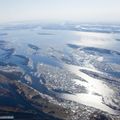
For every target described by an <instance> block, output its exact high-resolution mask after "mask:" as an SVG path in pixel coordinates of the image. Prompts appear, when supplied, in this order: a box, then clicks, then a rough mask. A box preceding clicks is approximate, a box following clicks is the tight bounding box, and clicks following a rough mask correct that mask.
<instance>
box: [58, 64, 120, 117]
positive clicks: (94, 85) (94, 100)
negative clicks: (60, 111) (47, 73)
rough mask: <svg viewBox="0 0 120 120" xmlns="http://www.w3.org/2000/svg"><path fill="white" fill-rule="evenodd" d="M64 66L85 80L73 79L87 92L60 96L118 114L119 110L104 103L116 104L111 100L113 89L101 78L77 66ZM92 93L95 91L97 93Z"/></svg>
mask: <svg viewBox="0 0 120 120" xmlns="http://www.w3.org/2000/svg"><path fill="white" fill-rule="evenodd" d="M64 67H65V68H66V69H67V70H69V71H70V72H72V73H74V74H76V75H77V76H79V77H81V78H83V79H84V80H86V82H85V81H80V80H77V79H74V80H73V81H74V82H75V83H76V84H77V85H81V86H84V87H86V88H87V90H88V93H77V94H60V97H61V98H64V99H66V100H71V101H75V102H78V103H80V104H84V105H87V106H91V107H94V108H97V109H100V110H102V111H105V112H108V113H110V114H115V115H119V114H120V112H119V111H117V110H114V109H112V108H110V107H109V106H107V105H106V104H110V105H113V106H115V107H117V104H115V103H113V101H112V100H113V99H114V91H113V90H112V89H111V88H110V87H108V86H107V85H106V84H105V83H104V82H103V81H102V80H99V79H95V78H93V77H90V76H89V75H87V74H85V73H83V72H81V71H80V67H79V66H75V65H68V64H65V66H64ZM93 93H96V94H97V95H95V94H93ZM105 101H107V103H105Z"/></svg>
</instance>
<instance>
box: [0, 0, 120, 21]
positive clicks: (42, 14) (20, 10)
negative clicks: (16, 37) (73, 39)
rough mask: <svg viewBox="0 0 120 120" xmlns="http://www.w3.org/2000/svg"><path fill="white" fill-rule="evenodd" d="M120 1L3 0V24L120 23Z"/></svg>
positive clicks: (0, 2) (0, 8)
mask: <svg viewBox="0 0 120 120" xmlns="http://www.w3.org/2000/svg"><path fill="white" fill-rule="evenodd" d="M119 5H120V1H119V0H115V1H114V0H101V1H98V0H84V1H83V0H44V1H43V0H19V1H18V0H0V23H6V22H14V21H15V22H17V21H18V22H19V21H34V20H36V21H45V22H46V21H48V22H59V21H72V22H85V23H87V22H90V23H91V22H92V23H119V21H120V7H119Z"/></svg>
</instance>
